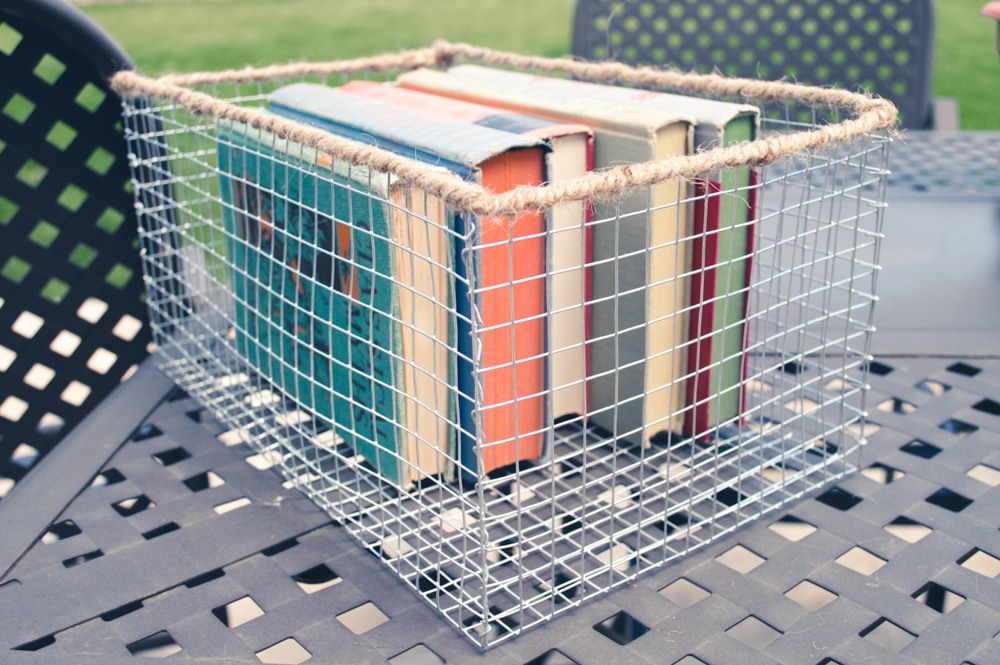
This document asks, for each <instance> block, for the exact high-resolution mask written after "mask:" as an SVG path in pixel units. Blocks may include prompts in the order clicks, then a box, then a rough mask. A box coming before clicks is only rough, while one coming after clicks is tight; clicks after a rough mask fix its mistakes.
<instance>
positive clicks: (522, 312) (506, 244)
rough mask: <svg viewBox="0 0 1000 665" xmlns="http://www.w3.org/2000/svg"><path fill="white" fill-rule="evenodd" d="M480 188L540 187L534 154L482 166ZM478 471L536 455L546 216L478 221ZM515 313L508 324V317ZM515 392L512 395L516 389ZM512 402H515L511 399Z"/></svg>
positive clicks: (538, 154) (539, 159)
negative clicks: (480, 448) (480, 396)
mask: <svg viewBox="0 0 1000 665" xmlns="http://www.w3.org/2000/svg"><path fill="white" fill-rule="evenodd" d="M480 168H481V169H482V173H483V187H484V188H486V189H488V190H490V191H492V192H495V193H498V194H499V193H501V192H507V191H510V190H512V189H514V188H515V187H518V186H519V185H540V184H541V183H542V182H544V181H545V155H544V152H543V151H542V150H540V149H538V148H529V149H526V150H517V151H510V152H505V153H503V154H501V155H498V156H496V157H492V158H490V159H488V160H487V161H485V162H483V163H482V164H481V166H480ZM481 224H482V227H481V229H480V232H479V242H478V244H480V245H484V246H485V247H484V248H483V249H482V250H480V252H479V257H478V258H479V262H480V271H481V272H480V275H481V277H480V279H481V288H482V289H483V292H482V293H481V294H480V295H479V298H478V300H479V301H480V303H481V304H480V306H481V308H482V314H483V322H482V330H483V335H482V340H483V355H482V358H483V360H482V368H483V369H482V377H483V402H484V406H485V408H484V410H483V417H482V422H483V437H484V446H483V470H484V471H485V472H487V473H488V472H490V471H492V470H494V469H497V468H499V467H502V466H507V465H508V464H513V463H514V462H516V461H518V460H524V459H538V457H539V456H541V454H542V445H543V437H542V432H541V429H542V423H543V416H544V409H545V399H544V397H545V396H544V392H545V362H544V360H545V358H544V355H543V354H544V353H545V316H544V315H545V236H544V234H545V215H544V214H542V213H538V212H532V213H523V214H521V215H520V216H518V217H517V218H515V219H514V220H513V221H511V218H510V217H492V218H485V219H483V220H482V221H481ZM512 311H513V316H514V319H513V325H512V321H511V313H512ZM515 386H516V390H515ZM515 396H516V400H515Z"/></svg>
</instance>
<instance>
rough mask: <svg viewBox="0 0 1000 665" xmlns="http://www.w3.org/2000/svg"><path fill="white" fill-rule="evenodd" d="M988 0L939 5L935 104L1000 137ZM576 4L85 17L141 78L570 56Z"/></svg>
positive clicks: (367, 5) (292, 1)
mask: <svg viewBox="0 0 1000 665" xmlns="http://www.w3.org/2000/svg"><path fill="white" fill-rule="evenodd" d="M984 1H985V0H938V1H937V2H936V13H937V38H936V51H935V70H934V95H935V96H948V97H957V98H958V100H959V106H960V110H961V114H962V127H963V129H1000V61H998V58H997V53H996V50H995V47H996V25H995V21H993V20H990V19H986V18H984V17H981V16H979V7H980V6H981V5H982V4H983V2H984ZM574 7H575V1H574V0H476V1H475V2H471V1H468V0H420V1H419V2H418V1H417V0H364V1H363V2H347V1H346V0H217V1H215V2H204V1H202V2H183V1H181V2H162V3H145V2H143V3H124V4H109V5H91V6H88V7H86V8H85V11H86V12H87V13H88V14H90V15H91V16H92V17H93V18H94V19H96V20H97V21H98V22H99V23H101V24H102V25H103V26H104V27H105V28H107V29H108V31H109V32H111V34H112V35H114V36H115V38H116V39H117V40H118V41H119V42H121V44H122V46H123V47H124V48H125V50H126V51H128V52H129V54H131V56H132V57H133V58H134V59H135V61H136V63H137V64H138V65H139V67H140V68H141V70H142V71H143V72H144V73H146V74H161V73H166V72H184V71H202V70H216V69H226V68H231V67H243V66H246V65H254V66H262V65H270V64H274V63H282V62H291V61H297V60H333V59H339V58H353V57H358V56H365V55H375V54H377V53H382V52H385V51H389V50H396V49H402V48H414V47H421V46H428V45H430V44H431V42H433V41H434V39H437V38H443V39H447V40H450V41H464V42H469V43H471V44H477V45H480V46H489V47H493V48H501V49H505V50H509V51H516V52H520V53H534V54H540V55H546V56H558V55H563V54H565V53H567V52H569V50H570V33H571V26H572V17H573V9H574Z"/></svg>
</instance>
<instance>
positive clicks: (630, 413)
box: [398, 69, 695, 445]
mask: <svg viewBox="0 0 1000 665" xmlns="http://www.w3.org/2000/svg"><path fill="white" fill-rule="evenodd" d="M398 81H399V84H400V85H401V86H403V87H407V88H412V89H417V90H424V91H426V92H433V93H435V94H440V95H445V96H448V97H454V98H457V99H462V100H472V101H477V102H485V103H488V104H491V105H494V106H499V107H501V108H506V109H510V110H515V111H519V112H522V113H530V114H533V115H539V116H542V117H545V118H549V119H552V120H558V121H561V122H572V123H580V124H585V125H587V126H589V127H590V128H591V129H592V130H593V131H594V137H595V138H594V168H595V169H601V168H607V167H611V166H619V165H622V164H634V163H641V162H647V161H651V160H660V159H666V158H668V157H672V156H679V155H685V154H688V153H689V152H690V150H691V148H692V142H693V129H694V125H695V121H694V119H693V118H691V117H690V116H689V115H685V114H682V113H674V112H667V111H663V110H659V109H645V108H639V107H636V106H634V105H625V104H618V103H615V102H607V101H602V100H595V99H591V98H588V97H584V96H581V95H575V94H567V93H565V92H560V91H558V90H552V89H549V88H545V87H534V86H524V85H519V84H512V83H505V82H503V81H493V80H483V79H476V78H471V77H463V76H459V75H454V74H451V73H448V74H445V73H441V72H437V71H433V70H428V69H420V70H416V71H413V72H408V73H405V74H402V75H400V76H399V79H398ZM688 198H689V187H688V186H687V185H686V184H685V183H681V182H678V181H676V180H673V181H667V182H664V183H660V184H658V185H655V186H652V187H649V188H643V189H641V190H636V191H634V192H632V193H630V194H628V195H626V196H622V197H620V198H619V199H617V200H614V201H607V202H600V203H597V204H595V215H594V217H595V219H596V220H598V221H597V222H595V223H594V225H593V249H592V261H591V266H592V267H591V280H592V302H593V304H592V306H591V330H590V338H591V341H590V342H589V343H588V347H589V354H590V369H589V379H588V386H587V387H588V414H589V419H590V420H591V422H594V423H596V424H597V425H600V426H601V427H603V428H604V429H606V430H608V431H609V432H610V433H611V434H612V435H613V436H615V437H622V438H624V439H625V440H627V441H631V442H634V443H639V442H641V443H642V444H643V445H648V443H649V441H650V439H651V438H653V437H654V436H656V435H657V434H660V433H663V432H680V431H682V427H683V408H684V401H685V397H686V393H685V389H684V376H685V374H686V373H687V355H686V346H685V344H686V340H687V335H688V332H689V331H688V324H687V314H686V313H685V308H686V307H687V304H688V299H689V297H690V284H689V279H688V278H687V277H685V275H687V274H688V272H689V270H690V260H691V257H690V254H691V247H690V242H689V240H690V235H691V230H692V228H691V224H692V209H691V206H689V205H688V204H687V203H684V201H685V200H686V199H688Z"/></svg>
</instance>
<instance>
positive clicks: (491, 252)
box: [270, 83, 549, 478]
mask: <svg viewBox="0 0 1000 665" xmlns="http://www.w3.org/2000/svg"><path fill="white" fill-rule="evenodd" d="M270 110H271V111H272V112H273V113H275V114H278V115H281V116H284V117H287V118H292V119H295V120H298V121H300V122H303V123H306V124H310V125H313V126H317V127H321V128H323V129H326V130H328V131H330V132H332V133H335V134H338V135H340V136H344V137H347V138H352V139H355V140H358V141H362V142H366V143H369V144H372V145H377V146H378V147H380V148H382V149H385V150H390V151H392V152H396V153H398V154H401V155H406V156H408V157H412V158H414V159H417V160H420V161H423V162H425V163H428V164H434V165H439V166H443V167H445V168H447V169H448V170H450V171H452V172H453V173H455V174H457V175H458V176H459V177H461V178H463V179H465V180H468V181H472V182H476V183H479V184H481V185H483V186H484V187H486V188H489V189H491V190H492V191H495V192H503V191H507V190H509V189H513V188H514V187H517V186H519V185H540V184H542V183H543V182H544V180H545V155H546V153H547V152H548V150H549V147H548V144H547V143H546V142H545V141H544V140H543V139H542V138H539V137H529V136H522V135H517V134H512V133H510V132H506V131H499V130H496V129H492V128H489V127H483V126H480V125H473V124H468V123H463V122H457V121H454V120H449V119H444V118H441V117H438V116H433V115H430V114H426V113H421V112H419V111H415V110H412V109H408V108H402V107H399V106H394V105H391V104H386V103H382V102H378V101H374V100H371V99H365V98H361V97H357V96H354V95H349V94H346V93H343V92H340V91H338V90H336V89H333V88H329V87H327V86H322V85H314V84H307V83H299V84H294V85H290V86H287V87H284V88H280V89H279V90H276V91H275V92H274V93H272V95H271V104H270ZM448 217H449V220H450V223H451V224H452V225H453V226H452V228H453V229H454V234H453V238H454V248H453V251H452V254H453V257H454V260H453V261H452V262H451V263H450V264H449V265H450V266H452V269H451V270H450V271H449V274H450V275H451V276H452V277H453V279H454V281H455V284H456V290H455V295H454V304H455V309H456V310H457V316H456V317H455V320H456V326H455V328H456V332H457V336H456V344H455V349H456V351H457V362H456V370H457V376H456V388H457V397H458V399H457V401H458V415H459V418H458V424H459V425H460V430H461V431H460V434H459V438H460V440H461V446H460V448H461V453H460V460H461V466H462V470H463V472H464V473H465V475H466V477H469V478H473V477H475V476H477V475H479V474H483V473H488V472H490V471H493V470H495V469H499V468H503V467H506V466H509V465H511V464H513V463H515V462H518V461H519V460H526V459H537V458H538V457H539V456H540V455H541V453H542V448H543V444H544V433H543V430H544V413H545V362H544V353H545V348H546V341H545V316H544V315H545V311H546V308H545V286H546V280H545V238H544V235H545V217H544V215H543V214H541V213H525V214H522V215H520V216H518V217H517V218H516V219H514V220H512V219H510V218H496V219H485V220H478V219H472V218H471V217H469V216H464V215H458V214H454V213H449V214H448ZM511 237H512V238H513V239H512V240H511ZM508 240H510V242H509V243H508V242H507V241H508ZM469 242H471V245H472V246H473V247H476V248H477V249H476V250H475V251H473V252H471V257H467V256H466V255H467V254H469V252H467V251H466V250H467V249H468V247H469V246H468V244H467V243H469ZM484 245H488V247H483V246H484ZM511 252H513V256H512V255H511ZM466 258H471V260H472V261H473V275H474V276H475V277H474V278H473V279H470V276H469V275H468V274H467V272H466V266H465V260H466ZM511 265H513V266H514V275H513V279H511V275H510V268H509V266H511ZM473 307H474V308H475V311H476V320H477V321H478V327H479V328H480V329H481V330H482V332H480V333H479V342H480V343H481V358H482V360H481V365H480V368H479V372H478V373H475V372H474V368H473V366H472V363H471V361H470V359H471V358H473V357H474V356H475V354H474V351H473V349H474V348H475V347H474V345H473V339H472V332H473V331H472V327H471V323H470V322H471V320H472V318H473ZM512 309H513V310H514V312H513V317H514V318H513V321H512V319H511V310H512ZM515 370H516V371H515ZM514 377H516V385H515V378H514ZM477 381H478V382H479V385H478V386H477ZM477 391H478V392H477ZM477 394H478V395H479V398H478V399H479V401H480V407H481V408H480V410H479V412H478V413H477V411H476V401H477V397H476V396H477ZM515 414H516V415H515Z"/></svg>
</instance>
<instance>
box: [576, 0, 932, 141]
mask: <svg viewBox="0 0 1000 665" xmlns="http://www.w3.org/2000/svg"><path fill="white" fill-rule="evenodd" d="M932 20H933V19H932V16H931V10H930V3H929V2H926V1H921V0H869V1H867V2H863V1H856V2H852V1H851V0H746V1H745V2H725V1H724V0H715V1H714V2H698V1H697V0H674V1H672V2H667V1H662V0H661V1H657V2H654V1H652V0H647V1H644V2H638V1H636V0H630V1H628V2H621V1H620V0H583V1H581V2H580V3H578V4H577V9H576V24H575V27H574V42H573V52H574V53H575V54H576V55H579V56H582V57H585V58H591V59H595V60H605V59H613V60H622V61H625V62H628V63H630V64H636V63H641V64H651V65H657V66H666V65H671V66H676V67H681V68H683V69H697V70H698V71H701V72H707V71H710V70H711V69H713V68H714V67H718V68H719V69H720V70H722V72H723V73H725V74H727V75H729V76H742V77H747V78H762V79H772V80H773V79H778V78H781V77H782V76H788V77H791V78H793V79H795V80H797V81H801V82H802V83H806V84H808V85H835V86H838V87H845V88H852V89H855V88H857V87H859V86H860V87H863V88H867V89H868V90H870V91H872V92H875V93H877V94H880V95H882V96H884V97H886V98H888V99H891V100H892V101H893V103H895V104H896V106H898V107H899V109H900V119H901V122H902V124H903V125H904V126H911V127H916V128H920V127H923V126H924V125H925V122H926V119H927V113H928V100H929V95H930V79H929V72H930V43H929V35H930V31H931V21H932ZM802 113H808V111H805V110H803V111H802ZM798 119H799V120H802V121H807V120H808V118H806V117H803V118H798Z"/></svg>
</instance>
